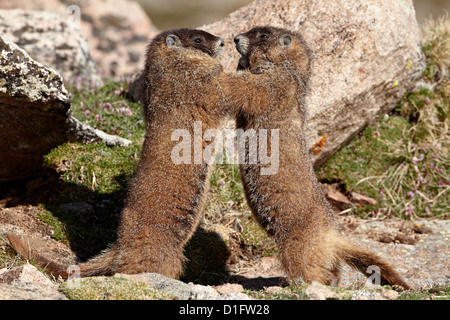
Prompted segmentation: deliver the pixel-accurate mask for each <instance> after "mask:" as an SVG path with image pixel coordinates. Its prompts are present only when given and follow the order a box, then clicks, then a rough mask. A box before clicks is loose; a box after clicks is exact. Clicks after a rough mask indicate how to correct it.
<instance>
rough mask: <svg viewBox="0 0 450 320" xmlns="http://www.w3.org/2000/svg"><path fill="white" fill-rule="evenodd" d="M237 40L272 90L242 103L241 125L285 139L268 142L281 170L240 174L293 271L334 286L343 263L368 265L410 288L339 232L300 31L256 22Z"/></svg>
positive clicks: (247, 63) (246, 62) (242, 64)
mask: <svg viewBox="0 0 450 320" xmlns="http://www.w3.org/2000/svg"><path fill="white" fill-rule="evenodd" d="M235 43H236V49H237V50H238V51H239V53H240V54H241V55H242V57H241V59H240V61H239V66H238V69H241V70H245V69H248V70H250V71H251V72H252V73H262V74H260V75H259V79H260V84H261V86H263V87H265V88H266V91H267V92H268V94H269V96H264V97H262V98H263V99H259V103H257V104H253V103H252V102H250V103H246V102H245V101H243V102H241V105H242V110H241V111H240V113H239V114H238V117H237V127H238V128H242V129H244V130H248V129H279V145H278V146H276V145H272V146H271V147H270V150H271V151H272V152H274V150H275V149H274V148H277V147H278V148H279V149H278V152H279V171H278V172H277V173H275V174H272V175H263V174H261V171H260V170H261V169H262V168H263V167H264V165H263V164H258V165H249V164H241V165H240V172H241V178H242V181H243V184H244V190H245V194H246V198H247V201H248V204H249V206H250V208H251V210H252V212H253V214H254V215H255V216H256V218H257V220H258V222H259V223H260V224H261V226H262V227H264V228H265V230H266V231H267V232H268V234H269V235H272V236H273V237H274V239H275V241H276V243H277V245H278V247H279V259H280V260H281V263H282V265H283V267H284V269H285V270H286V272H287V274H288V277H289V278H290V279H291V280H295V279H298V278H302V279H303V280H304V281H306V282H311V281H318V282H320V283H323V284H334V283H336V281H338V278H339V274H340V268H341V265H342V264H343V263H347V264H348V265H350V266H351V267H353V268H355V269H357V270H359V271H361V272H362V273H363V274H365V275H366V276H367V277H369V276H370V274H367V273H366V272H367V271H368V270H367V269H368V267H369V266H377V267H378V268H379V270H380V280H381V284H389V285H398V286H401V287H403V288H404V289H409V286H408V285H407V284H406V283H405V282H404V281H403V280H402V279H401V277H400V276H399V275H398V274H397V272H396V271H394V269H393V268H392V267H391V266H389V264H388V263H387V262H385V261H384V260H383V259H382V258H380V257H379V256H377V255H375V254H373V253H370V252H366V251H364V250H362V249H360V248H358V247H357V246H355V245H353V244H352V243H350V242H349V241H348V240H347V239H346V238H344V236H342V235H341V234H340V233H339V232H338V223H337V219H336V217H335V214H334V212H333V210H332V208H331V206H330V204H329V203H328V201H327V200H326V198H325V196H324V194H323V192H322V189H321V187H320V185H319V183H318V181H317V178H316V175H315V172H314V169H313V165H312V162H311V160H310V157H309V151H308V150H309V148H308V146H307V144H306V138H305V130H304V126H305V121H306V104H305V96H306V94H307V92H308V84H309V79H310V74H311V52H310V49H308V47H307V45H306V42H305V41H304V40H303V38H302V36H301V35H299V34H297V33H294V32H291V31H288V30H285V29H281V28H275V27H256V28H253V29H251V30H250V31H248V32H246V33H243V34H240V35H238V36H236V37H235ZM228 83H229V84H230V85H233V82H228ZM225 88H226V87H225ZM227 90H228V92H227V93H226V94H225V95H228V96H230V97H231V98H232V99H235V101H234V102H233V103H234V104H236V101H237V100H239V99H240V97H239V95H238V94H234V93H233V92H237V90H238V88H229V89H227ZM257 90H259V91H261V90H262V89H261V88H258V89H257ZM269 90H270V91H269ZM268 144H270V141H269V142H268Z"/></svg>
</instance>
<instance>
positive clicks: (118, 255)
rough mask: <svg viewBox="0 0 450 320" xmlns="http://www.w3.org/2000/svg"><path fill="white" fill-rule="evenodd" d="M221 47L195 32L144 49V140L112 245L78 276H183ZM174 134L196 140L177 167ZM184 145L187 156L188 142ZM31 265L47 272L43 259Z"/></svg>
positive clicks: (215, 102)
mask: <svg viewBox="0 0 450 320" xmlns="http://www.w3.org/2000/svg"><path fill="white" fill-rule="evenodd" d="M223 44H224V43H223V40H222V39H221V38H219V37H216V36H214V35H212V34H210V33H208V32H205V31H202V30H195V29H177V30H171V31H166V32H163V33H161V34H159V35H157V36H156V37H155V38H154V39H153V40H152V41H151V43H150V44H149V46H148V48H147V53H146V63H145V68H144V75H145V88H147V91H146V92H145V94H144V96H145V97H144V102H143V105H144V108H143V110H144V117H145V122H146V135H145V140H144V144H143V147H142V151H141V157H140V161H139V164H138V167H137V170H136V173H135V175H134V177H133V179H132V181H131V184H130V187H129V190H128V195H127V199H126V201H125V207H124V209H123V211H122V214H121V219H120V224H119V228H118V236H117V241H116V242H115V243H114V244H113V245H112V246H110V247H109V248H108V249H106V250H105V251H104V252H103V253H102V254H100V255H98V256H97V257H94V258H93V259H91V260H89V261H87V262H85V263H80V264H78V267H79V268H80V275H81V276H94V275H112V274H115V273H128V274H136V273H141V272H155V273H160V274H162V275H165V276H168V277H172V278H178V277H179V276H180V274H181V272H182V267H183V261H184V255H183V247H184V245H185V244H186V242H187V241H188V240H189V238H190V237H191V235H192V233H193V232H194V231H195V228H196V226H197V224H198V221H199V216H200V213H201V212H202V210H203V207H204V205H205V200H206V196H207V191H208V186H209V178H210V172H211V165H210V164H209V163H207V162H205V161H204V159H203V157H202V151H203V149H204V148H205V147H206V146H207V145H209V144H210V143H213V142H207V141H205V140H204V139H203V135H202V132H204V131H205V130H207V129H210V128H211V129H215V128H219V126H220V121H221V120H222V119H223V112H224V110H223V108H221V106H223V105H224V104H223V95H222V93H221V91H220V87H219V85H218V83H217V80H214V79H213V78H214V76H216V75H217V74H218V73H219V72H221V71H222V66H221V65H220V63H219V62H218V60H216V59H215V57H216V56H217V55H218V54H219V53H220V51H221V48H222V46H223ZM176 130H180V131H181V132H185V133H187V134H188V135H189V136H190V137H192V139H194V148H193V149H194V150H193V154H191V153H190V152H189V154H187V155H183V157H182V158H181V159H182V162H181V163H177V161H174V159H173V156H174V154H173V152H174V150H175V149H176V148H175V147H176V145H177V144H178V143H179V142H178V140H179V139H180V137H182V136H176V135H175V136H173V134H174V132H176ZM183 139H184V137H183ZM195 142H197V146H200V148H198V150H195V149H196V147H195ZM187 143H188V144H189V151H191V141H187ZM185 151H186V150H185ZM175 156H177V157H178V154H176V155H175ZM177 159H178V158H177ZM177 159H175V160H177ZM8 238H9V241H10V243H11V245H12V247H13V248H14V249H16V251H18V252H19V253H20V254H21V255H23V256H25V257H28V256H29V249H28V248H27V245H26V244H25V243H24V242H23V241H21V239H20V238H18V237H17V236H15V235H14V234H9V235H8ZM34 258H35V260H36V261H37V262H39V263H41V264H46V263H45V262H46V261H45V259H43V258H42V257H34ZM66 268H67V267H66V266H57V265H55V264H54V263H50V264H49V265H48V266H47V269H48V271H49V272H50V273H52V274H54V275H61V276H63V277H67V276H68V275H67V274H66Z"/></svg>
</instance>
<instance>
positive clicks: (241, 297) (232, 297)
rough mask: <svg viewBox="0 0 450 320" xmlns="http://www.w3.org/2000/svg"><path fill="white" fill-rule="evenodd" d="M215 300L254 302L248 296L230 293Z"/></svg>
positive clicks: (240, 293)
mask: <svg viewBox="0 0 450 320" xmlns="http://www.w3.org/2000/svg"><path fill="white" fill-rule="evenodd" d="M214 300H252V298H250V297H249V296H248V295H246V294H245V293H242V292H230V293H225V294H221V295H219V296H217V297H216V298H215V299H214Z"/></svg>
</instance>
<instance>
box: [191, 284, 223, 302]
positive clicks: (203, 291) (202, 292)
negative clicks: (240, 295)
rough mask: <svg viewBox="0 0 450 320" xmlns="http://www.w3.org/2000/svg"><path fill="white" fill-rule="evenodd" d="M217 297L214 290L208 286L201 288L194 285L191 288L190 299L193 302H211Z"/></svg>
mask: <svg viewBox="0 0 450 320" xmlns="http://www.w3.org/2000/svg"><path fill="white" fill-rule="evenodd" d="M217 296H219V293H218V292H217V291H216V290H214V288H212V287H209V286H202V285H199V284H195V285H193V286H192V288H191V296H190V299H194V300H212V299H215V298H216V297H217Z"/></svg>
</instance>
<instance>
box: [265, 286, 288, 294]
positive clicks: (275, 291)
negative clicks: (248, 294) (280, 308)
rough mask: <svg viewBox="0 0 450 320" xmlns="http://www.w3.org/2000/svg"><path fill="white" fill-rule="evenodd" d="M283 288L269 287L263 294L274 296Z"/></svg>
mask: <svg viewBox="0 0 450 320" xmlns="http://www.w3.org/2000/svg"><path fill="white" fill-rule="evenodd" d="M282 289H283V288H281V287H277V286H270V287H268V288H267V289H266V290H265V291H264V292H265V293H266V294H276V293H278V292H280V291H281V290H282Z"/></svg>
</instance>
